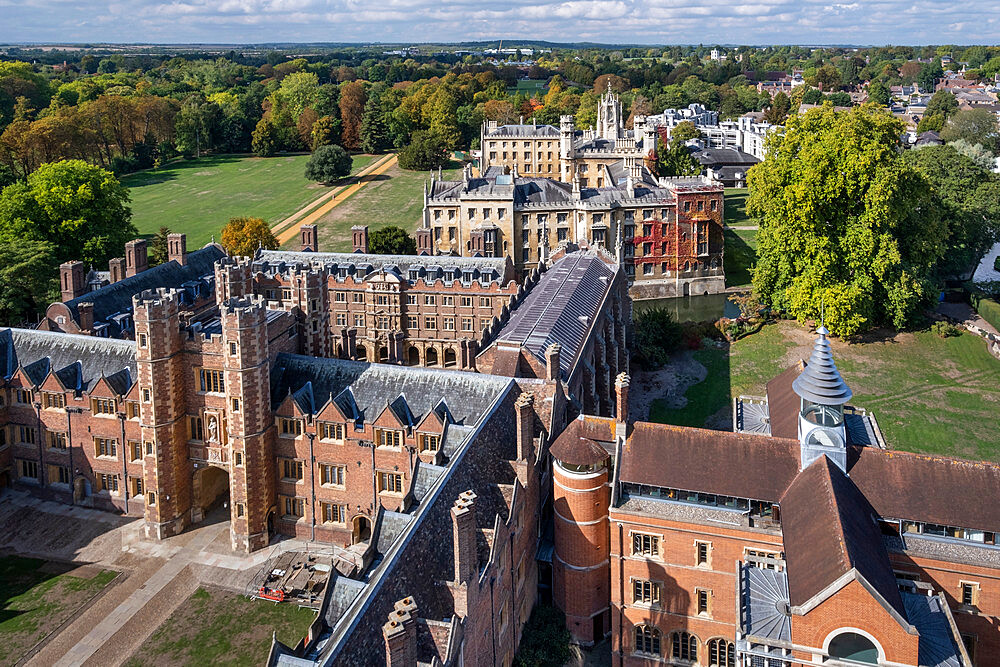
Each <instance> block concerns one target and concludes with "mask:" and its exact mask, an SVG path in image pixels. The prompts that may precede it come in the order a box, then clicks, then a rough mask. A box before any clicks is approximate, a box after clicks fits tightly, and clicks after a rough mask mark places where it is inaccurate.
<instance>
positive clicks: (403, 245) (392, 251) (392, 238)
mask: <svg viewBox="0 0 1000 667" xmlns="http://www.w3.org/2000/svg"><path fill="white" fill-rule="evenodd" d="M368 251H369V252H371V253H374V254H376V255H416V254H417V242H416V241H415V240H413V237H412V236H410V235H409V234H407V233H406V230H405V229H403V228H402V227H396V226H395V225H389V226H387V227H380V228H378V229H376V230H373V231H372V233H371V234H369V235H368Z"/></svg>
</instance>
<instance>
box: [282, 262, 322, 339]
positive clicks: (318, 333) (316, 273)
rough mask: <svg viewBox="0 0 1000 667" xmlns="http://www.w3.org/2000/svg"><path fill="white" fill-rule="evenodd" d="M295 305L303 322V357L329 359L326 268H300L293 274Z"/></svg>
mask: <svg viewBox="0 0 1000 667" xmlns="http://www.w3.org/2000/svg"><path fill="white" fill-rule="evenodd" d="M288 277H289V285H290V287H291V290H292V304H293V307H294V308H295V310H296V315H297V316H298V320H299V327H300V332H299V333H300V336H299V340H300V341H301V352H302V354H308V355H310V356H313V357H329V356H331V355H332V353H331V350H330V347H331V343H332V339H331V336H330V308H329V299H328V295H329V290H328V289H327V282H326V281H327V274H326V272H325V271H323V270H322V268H310V267H305V266H298V267H295V268H293V269H292V270H291V271H290V273H289V275H288Z"/></svg>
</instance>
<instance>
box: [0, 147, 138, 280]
mask: <svg viewBox="0 0 1000 667" xmlns="http://www.w3.org/2000/svg"><path fill="white" fill-rule="evenodd" d="M128 204H129V193H128V189H127V188H126V187H124V186H123V185H122V184H121V183H119V182H118V179H117V178H115V177H114V175H113V174H111V173H110V172H109V171H106V170H104V169H101V168H100V167H95V166H93V165H90V164H87V163H86V162H84V161H82V160H64V161H62V162H53V163H50V164H45V165H42V166H41V167H40V168H39V169H38V170H37V171H35V172H33V173H31V174H30V175H29V176H28V178H27V180H26V181H19V182H17V183H14V184H13V185H10V186H8V187H6V188H5V189H4V190H3V193H2V194H0V239H6V240H9V241H25V240H32V241H45V242H48V243H50V244H52V247H53V253H54V256H55V260H56V263H57V264H58V263H61V262H65V261H68V260H71V259H79V260H82V261H84V262H87V263H90V264H93V265H94V266H104V265H106V264H107V263H108V260H109V259H111V258H112V257H117V256H119V255H121V254H122V251H123V249H124V247H125V243H126V242H127V241H129V240H131V239H133V238H135V237H136V236H137V235H138V232H137V231H136V229H135V227H134V226H133V225H132V222H131V218H132V211H131V209H129V206H128Z"/></svg>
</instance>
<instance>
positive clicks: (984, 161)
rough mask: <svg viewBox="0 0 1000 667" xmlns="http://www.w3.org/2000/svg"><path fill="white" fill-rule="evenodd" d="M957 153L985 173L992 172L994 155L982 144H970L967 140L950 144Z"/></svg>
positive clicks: (959, 140)
mask: <svg viewBox="0 0 1000 667" xmlns="http://www.w3.org/2000/svg"><path fill="white" fill-rule="evenodd" d="M948 145H949V146H951V147H952V148H954V149H955V150H956V151H958V152H959V153H961V154H962V155H964V156H965V157H967V158H969V159H970V160H972V161H973V162H975V163H976V165H977V166H978V167H979V168H980V169H983V170H984V171H992V170H993V165H994V164H995V162H994V155H993V153H991V152H989V151H988V150H986V149H985V148H983V145H982V144H970V143H969V142H968V141H966V140H965V139H958V140H956V141H953V142H951V143H950V144H948Z"/></svg>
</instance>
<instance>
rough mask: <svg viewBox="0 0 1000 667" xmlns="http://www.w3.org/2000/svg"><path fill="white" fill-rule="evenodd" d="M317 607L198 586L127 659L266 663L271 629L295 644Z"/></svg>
mask: <svg viewBox="0 0 1000 667" xmlns="http://www.w3.org/2000/svg"><path fill="white" fill-rule="evenodd" d="M315 617H316V612H315V611H312V610H310V609H302V608H299V607H297V606H295V605H293V604H274V603H273V602H266V601H264V600H250V599H249V598H245V597H243V596H242V595H238V594H236V593H231V592H229V591H223V590H219V589H215V588H199V589H198V590H197V591H195V592H194V594H192V595H191V597H189V598H188V599H187V600H185V601H184V602H183V603H182V604H181V606H180V607H178V608H177V609H176V610H175V611H174V613H173V614H171V615H170V618H168V619H167V620H166V621H164V622H163V624H162V625H161V626H160V627H159V628H157V629H156V632H154V633H153V635H152V636H151V637H150V638H149V639H148V640H146V643H145V644H143V645H142V647H140V648H139V650H138V651H136V652H135V654H133V655H132V657H131V658H130V659H129V660H128V662H126V663H125V664H126V665H127V667H145V666H147V665H149V666H152V665H156V667H166V666H172V665H177V666H180V665H247V666H250V665H262V664H264V663H265V662H266V661H267V654H268V651H269V650H270V648H271V633H272V631H273V632H276V633H277V637H278V641H280V642H283V643H285V644H286V645H288V646H295V645H296V644H297V643H298V642H299V640H300V639H302V638H303V637H305V635H306V632H307V631H308V629H309V625H310V624H311V623H312V622H313V619H314V618H315Z"/></svg>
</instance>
